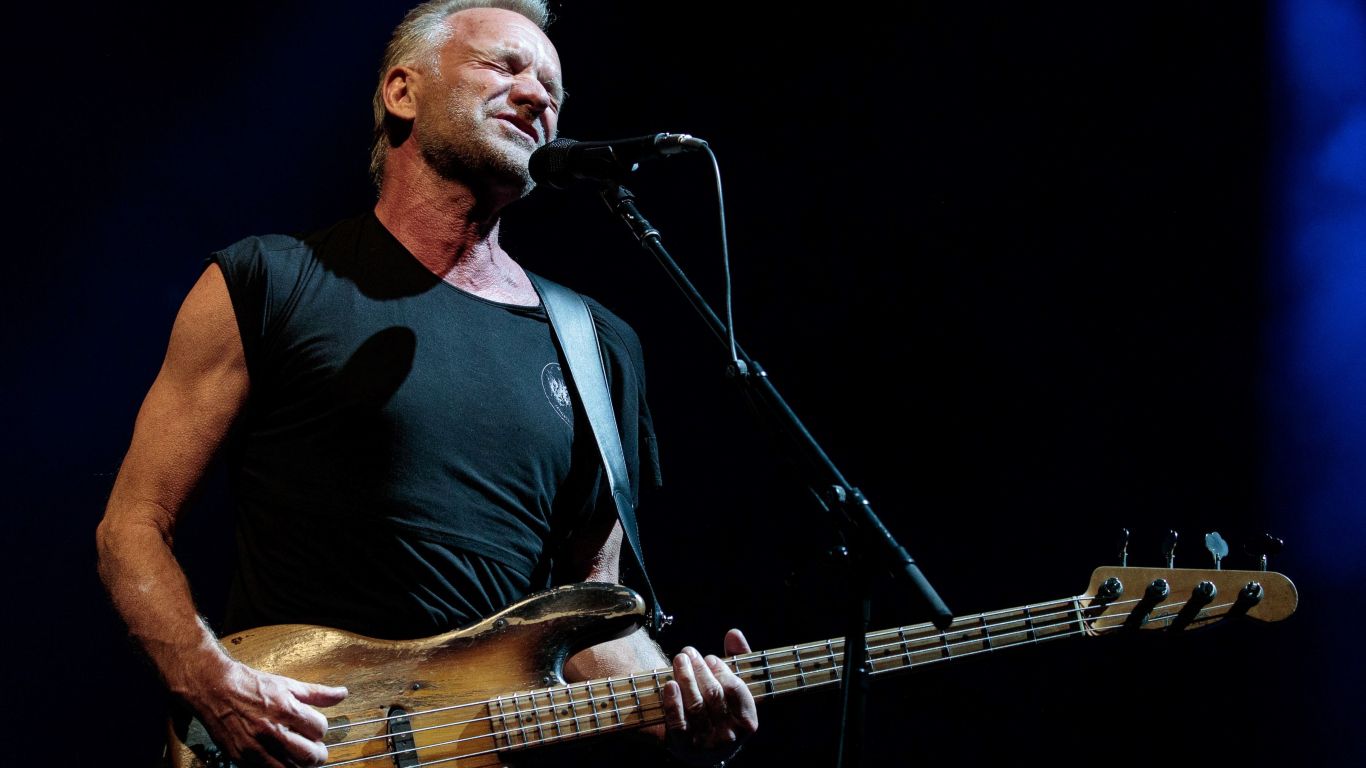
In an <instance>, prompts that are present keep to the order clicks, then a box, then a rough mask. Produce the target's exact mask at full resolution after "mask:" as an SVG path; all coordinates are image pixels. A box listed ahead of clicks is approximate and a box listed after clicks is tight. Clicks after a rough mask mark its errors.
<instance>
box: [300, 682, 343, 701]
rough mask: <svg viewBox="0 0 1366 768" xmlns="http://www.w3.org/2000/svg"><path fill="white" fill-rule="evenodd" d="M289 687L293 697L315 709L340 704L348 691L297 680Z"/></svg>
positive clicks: (336, 686) (337, 686) (338, 686)
mask: <svg viewBox="0 0 1366 768" xmlns="http://www.w3.org/2000/svg"><path fill="white" fill-rule="evenodd" d="M293 682H294V683H295V684H294V685H291V686H290V690H291V692H292V693H293V694H294V697H295V698H297V699H298V700H299V701H302V702H303V703H305V704H312V705H313V706H315V707H330V706H332V705H333V704H340V703H341V700H342V699H344V698H346V697H347V695H348V694H349V693H350V691H348V690H346V688H345V687H344V686H340V685H320V684H318V683H305V682H300V681H298V680H295V681H293Z"/></svg>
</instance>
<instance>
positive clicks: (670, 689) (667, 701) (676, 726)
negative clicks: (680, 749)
mask: <svg viewBox="0 0 1366 768" xmlns="http://www.w3.org/2000/svg"><path fill="white" fill-rule="evenodd" d="M660 706H661V707H662V708H663V709H664V728H665V729H666V730H667V732H668V733H671V734H672V733H680V734H681V733H687V731H688V718H687V717H686V716H684V714H683V691H682V690H681V689H680V688H679V687H678V683H676V682H674V681H673V680H667V681H665V683H664V687H663V688H661V689H660Z"/></svg>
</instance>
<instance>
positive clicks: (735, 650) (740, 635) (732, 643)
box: [722, 629, 749, 656]
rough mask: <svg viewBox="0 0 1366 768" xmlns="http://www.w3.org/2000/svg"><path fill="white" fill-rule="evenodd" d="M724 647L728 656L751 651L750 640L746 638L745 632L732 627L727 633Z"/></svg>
mask: <svg viewBox="0 0 1366 768" xmlns="http://www.w3.org/2000/svg"><path fill="white" fill-rule="evenodd" d="M722 647H723V648H725V649H726V655H727V656H738V655H740V654H742V653H749V641H748V640H746V639H745V633H744V632H741V631H740V630H738V629H732V630H731V631H729V632H727V633H726V639H725V642H724V643H723V644H722Z"/></svg>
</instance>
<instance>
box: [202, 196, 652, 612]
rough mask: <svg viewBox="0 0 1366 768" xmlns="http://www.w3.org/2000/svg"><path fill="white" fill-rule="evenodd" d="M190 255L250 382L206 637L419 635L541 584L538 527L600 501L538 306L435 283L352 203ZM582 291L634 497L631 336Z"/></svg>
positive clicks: (644, 437)
mask: <svg viewBox="0 0 1366 768" xmlns="http://www.w3.org/2000/svg"><path fill="white" fill-rule="evenodd" d="M212 261H214V262H215V263H217V264H218V265H219V266H220V267H221V268H222V270H223V273H224V276H225V278H226V280H227V284H228V291H229V293H230V295H231V297H232V303H233V307H234V310H235V311H236V314H237V321H238V326H239V329H240V330H241V333H242V342H243V347H244V349H245V351H246V358H247V368H248V373H249V376H250V379H251V395H250V397H249V400H248V403H247V406H246V409H245V412H244V413H243V416H242V418H241V419H240V421H239V424H238V427H237V429H236V430H235V434H234V437H233V440H232V441H231V443H230V449H229V452H228V458H229V462H230V466H231V473H232V476H233V487H234V492H235V494H236V497H237V508H238V520H237V538H238V541H237V544H238V546H237V550H238V555H237V570H236V574H235V576H234V580H233V587H232V593H231V595H230V598H229V607H228V617H227V625H228V626H227V627H226V629H227V630H228V631H235V630H238V629H244V628H247V627H250V626H259V625H262V624H277V623H293V622H299V623H312V624H323V625H327V626H333V627H338V628H342V629H348V630H351V631H355V632H360V633H363V634H367V635H371V636H376V637H387V638H402V637H420V636H425V635H431V634H435V633H437V632H441V631H445V630H447V629H450V628H452V627H455V626H459V625H462V624H466V623H468V622H470V621H472V620H474V619H476V618H478V617H480V616H484V615H487V614H488V613H490V612H492V611H493V610H496V609H497V608H499V607H501V606H503V605H505V604H507V603H508V602H511V601H513V600H515V599H517V598H520V597H522V596H523V595H525V594H526V593H527V592H528V591H531V590H533V589H536V588H540V587H543V586H545V583H544V581H539V582H538V583H533V580H534V579H536V578H538V577H539V578H541V579H543V578H544V575H543V574H544V570H543V569H539V568H538V566H539V565H540V564H541V562H542V558H543V556H544V554H545V549H546V545H547V542H548V541H550V540H551V533H552V528H553V527H554V528H559V527H561V526H565V525H569V524H571V523H572V521H577V520H581V519H582V517H583V516H584V515H586V514H592V513H594V509H595V507H596V508H598V509H601V510H602V511H603V512H604V513H606V514H613V515H615V510H614V509H613V508H612V505H611V504H610V502H608V503H607V504H605V505H598V504H596V501H597V497H598V486H599V485H600V483H599V477H598V475H599V472H598V468H597V461H596V460H595V451H596V448H595V446H593V445H592V444H591V442H589V439H590V435H591V433H590V432H589V430H588V429H587V428H586V427H580V425H579V419H580V418H581V416H580V415H579V414H578V413H577V411H576V409H575V408H574V407H573V398H572V396H571V395H570V391H569V387H568V386H567V385H566V380H565V376H564V371H565V367H564V362H563V360H562V359H561V356H560V354H559V352H558V350H557V348H556V346H555V344H554V341H553V337H552V334H551V331H550V326H549V322H548V320H547V318H546V315H545V312H544V310H543V309H541V308H540V307H535V308H529V307H519V306H514V305H508V304H500V303H497V302H492V301H488V300H486V299H482V298H479V297H478V296H475V295H473V294H470V293H467V292H465V291H462V290H460V289H458V288H455V287H454V286H451V285H449V284H447V283H445V282H443V281H442V280H440V279H439V278H437V277H435V276H434V275H432V274H431V273H430V272H428V271H427V270H426V269H425V268H424V267H422V266H421V264H420V263H418V262H417V261H416V259H414V258H413V256H412V255H411V254H410V253H408V251H407V250H406V249H405V248H404V247H403V246H402V244H400V243H399V242H398V241H397V239H395V238H394V237H393V236H392V235H391V234H390V233H389V232H388V231H387V230H386V229H385V228H384V226H383V225H382V224H381V223H380V222H379V220H378V219H376V218H375V216H374V215H373V213H367V214H366V215H363V216H360V217H357V218H355V219H351V220H347V221H344V222H341V223H339V224H337V225H335V226H333V227H331V228H329V229H327V230H324V231H322V232H319V233H316V234H314V235H311V236H308V237H306V238H294V237H287V236H279V235H272V236H266V237H260V238H249V239H247V240H243V241H240V242H238V243H236V244H234V245H232V246H230V247H228V248H226V249H224V250H223V251H220V252H218V253H216V254H214V255H213V257H212ZM589 304H590V307H591V308H592V309H593V314H594V318H595V320H596V322H597V325H598V335H599V338H600V340H601V341H602V344H603V349H604V357H605V358H606V360H607V362H608V375H609V379H610V380H611V382H612V389H613V397H614V400H615V403H616V406H617V411H618V420H619V422H620V426H621V428H622V433H623V434H622V438H623V444H624V445H625V447H626V452H627V462H628V469H629V471H630V474H631V477H632V481H633V487H634V488H635V489H636V490H637V492H638V489H639V488H640V487H641V484H640V481H641V471H640V464H641V462H640V458H641V453H642V452H644V453H645V456H646V461H645V466H646V467H647V470H646V473H645V474H646V478H645V479H646V481H647V485H650V486H653V485H656V484H657V483H658V466H657V460H656V454H655V450H654V438H653V433H652V430H651V428H650V419H649V412H648V410H647V408H646V407H645V404H644V384H643V382H644V379H643V376H642V367H641V362H640V348H639V342H638V341H637V340H636V337H635V334H634V333H633V332H632V331H631V329H630V328H629V327H628V326H627V325H626V324H625V323H624V322H622V321H621V320H620V319H619V318H617V317H615V316H614V315H612V314H611V313H609V312H607V311H606V310H605V309H603V308H602V307H601V305H598V304H596V303H595V302H591V301H590V302H589ZM576 434H577V435H579V436H580V437H581V438H582V439H579V440H576V439H575V436H576Z"/></svg>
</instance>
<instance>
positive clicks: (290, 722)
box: [284, 680, 346, 741]
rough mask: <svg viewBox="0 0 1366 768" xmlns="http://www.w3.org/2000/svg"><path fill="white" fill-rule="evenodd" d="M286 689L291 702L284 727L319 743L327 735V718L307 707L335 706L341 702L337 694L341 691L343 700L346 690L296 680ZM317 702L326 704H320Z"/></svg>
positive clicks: (291, 681)
mask: <svg viewBox="0 0 1366 768" xmlns="http://www.w3.org/2000/svg"><path fill="white" fill-rule="evenodd" d="M287 688H288V690H289V692H290V694H291V695H292V696H293V701H291V702H290V706H289V709H288V711H287V712H286V713H285V715H286V717H285V718H284V722H285V725H287V726H289V727H290V728H292V729H294V730H295V731H297V732H298V733H300V734H301V735H303V736H306V737H308V738H310V739H313V740H314V741H321V740H322V738H323V736H325V735H327V718H326V717H325V716H323V714H322V713H321V712H319V711H318V710H316V709H313V707H310V706H308V705H309V704H312V705H314V706H330V705H331V704H335V703H337V702H338V701H340V700H341V699H339V698H338V697H337V692H338V691H341V692H342V694H341V695H342V697H343V698H344V697H345V695H346V694H345V691H346V689H345V688H334V687H332V686H327V685H315V684H313V683H303V682H299V681H298V680H290V682H289V684H288V686H287ZM319 702H327V703H325V704H320V703H319Z"/></svg>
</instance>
